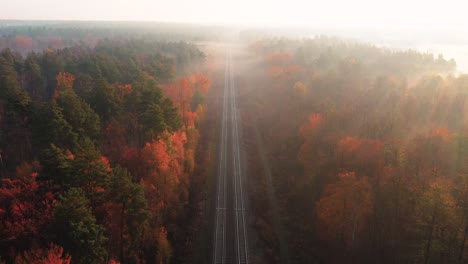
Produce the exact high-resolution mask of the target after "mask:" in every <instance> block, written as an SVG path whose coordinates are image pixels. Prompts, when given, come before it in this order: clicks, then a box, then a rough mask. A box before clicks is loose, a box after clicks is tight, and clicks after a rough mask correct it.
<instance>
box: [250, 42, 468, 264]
mask: <svg viewBox="0 0 468 264" xmlns="http://www.w3.org/2000/svg"><path fill="white" fill-rule="evenodd" d="M250 48H251V51H252V53H251V57H252V58H254V61H256V63H255V64H254V66H252V68H253V67H255V68H258V69H261V71H259V72H256V74H255V76H251V77H250V80H248V82H247V81H246V85H247V86H248V83H249V82H250V83H253V85H254V86H255V88H254V89H251V90H248V91H246V93H245V94H246V96H245V97H244V98H243V100H245V102H246V103H245V105H246V106H247V107H248V108H247V110H245V111H244V112H247V114H246V116H247V117H246V118H247V121H246V122H247V129H250V131H252V134H255V131H256V130H257V131H259V134H260V137H259V139H260V143H258V140H255V139H252V140H251V141H250V142H252V143H251V144H252V145H255V146H256V147H255V148H258V147H259V146H260V147H261V149H259V150H258V151H252V152H251V153H250V155H251V158H252V159H253V160H254V161H255V160H256V161H257V162H253V165H252V174H255V175H256V177H249V181H250V188H251V190H252V191H251V193H253V194H252V195H251V196H252V199H253V201H252V207H253V209H252V211H253V212H255V213H256V220H255V227H256V230H257V232H258V234H259V238H260V241H261V243H260V245H261V248H262V252H263V253H262V256H261V258H262V259H263V260H264V263H425V264H427V263H466V262H467V261H468V248H467V247H468V245H467V244H468V243H467V241H466V240H467V238H468V206H467V205H468V104H467V99H468V76H466V75H461V76H458V77H454V76H453V75H450V73H451V72H453V71H454V70H455V63H454V62H453V60H451V61H447V60H445V59H444V58H443V57H442V56H439V57H437V58H434V57H433V55H431V54H419V53H417V52H414V51H392V50H388V49H382V48H376V47H374V46H370V45H365V44H355V43H349V42H342V41H339V40H334V39H328V38H323V37H319V38H315V39H306V40H287V39H269V40H263V41H258V42H256V43H254V44H252V45H251V47H250ZM247 95H248V96H247ZM256 142H257V143H256ZM262 142H263V143H262ZM255 148H252V149H255ZM263 153H265V155H266V159H267V161H268V162H267V164H268V165H269V166H270V171H271V172H272V182H273V194H274V199H267V198H266V197H263V196H261V195H257V194H256V193H262V192H263V193H268V191H269V190H268V184H267V183H268V173H264V172H265V168H264V167H262V165H260V164H262V163H259V162H258V161H261V158H260V157H261V156H262V154H263ZM263 165H265V162H263ZM258 175H264V176H263V177H258ZM273 201H274V202H276V203H275V204H273V203H272V202H273ZM276 207H278V208H279V209H278V210H276ZM275 219H279V220H277V221H275Z"/></svg>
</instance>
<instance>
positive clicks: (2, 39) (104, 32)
mask: <svg viewBox="0 0 468 264" xmlns="http://www.w3.org/2000/svg"><path fill="white" fill-rule="evenodd" d="M220 32H221V29H220V28H219V27H215V26H210V27H209V26H197V25H190V24H176V23H157V22H104V21H102V22H97V21H94V22H90V21H15V20H3V21H0V50H2V49H5V48H9V49H11V50H13V51H15V52H19V53H21V54H22V55H27V54H28V53H29V52H32V51H34V52H40V51H42V50H45V49H62V48H65V47H72V46H76V45H85V46H88V47H94V46H95V45H96V44H97V43H99V42H100V40H102V39H105V38H109V39H135V38H139V39H147V40H148V39H149V40H152V41H153V42H154V41H166V42H178V41H189V42H194V41H204V40H216V39H219V35H220Z"/></svg>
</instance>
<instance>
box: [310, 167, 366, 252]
mask: <svg viewBox="0 0 468 264" xmlns="http://www.w3.org/2000/svg"><path fill="white" fill-rule="evenodd" d="M373 206H374V199H373V194H372V186H371V185H370V183H369V181H368V180H367V177H363V178H361V179H359V178H357V177H356V174H355V173H354V172H346V173H341V174H339V180H338V181H337V182H336V183H331V184H329V185H328V186H327V187H326V189H325V193H324V195H323V197H322V198H321V199H320V200H319V201H318V202H317V203H316V208H317V216H318V220H319V230H321V232H322V235H323V236H324V237H325V238H326V239H327V240H329V241H331V242H336V241H339V242H341V243H343V245H344V246H345V248H348V249H353V248H354V247H355V245H356V243H357V242H359V239H360V235H361V234H362V231H363V230H364V228H365V226H366V224H367V221H368V217H369V216H370V215H371V214H372V212H373Z"/></svg>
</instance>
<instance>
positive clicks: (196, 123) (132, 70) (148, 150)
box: [0, 27, 211, 263]
mask: <svg viewBox="0 0 468 264" xmlns="http://www.w3.org/2000/svg"><path fill="white" fill-rule="evenodd" d="M2 30H5V29H2ZM16 30H17V31H18V30H19V31H21V30H24V28H22V27H19V28H17V29H16ZM43 30H45V29H43ZM28 32H41V28H39V29H34V30H31V29H30V30H29V31H28ZM54 32H55V33H57V31H54ZM73 32H74V31H73V30H72V33H73ZM80 32H81V31H80ZM81 33H82V32H81ZM91 33H93V32H91ZM98 33H99V32H98ZM98 33H95V34H96V35H99V34H98ZM93 34H94V33H93ZM80 36H81V35H80V34H78V35H75V36H74V37H76V38H79V37H80ZM42 40H44V41H45V42H44V43H49V44H44V43H42V42H41V41H42ZM11 41H12V42H11ZM92 41H93V43H88V42H86V41H80V42H76V43H75V42H71V41H70V42H67V43H62V42H61V39H57V38H51V37H50V36H48V35H47V34H45V35H41V34H40V33H39V34H36V35H31V34H29V35H4V36H3V37H0V45H7V46H8V47H11V48H12V49H8V48H6V49H3V50H2V51H1V52H0V256H1V259H0V262H2V261H3V262H6V263H70V262H71V263H171V262H173V261H178V262H180V261H181V259H182V258H184V257H186V255H187V254H186V251H187V250H186V247H188V248H190V247H192V243H193V241H191V239H190V233H189V232H190V230H188V227H189V226H191V225H190V223H191V221H192V218H193V217H190V216H191V215H190V213H191V208H190V206H191V204H190V192H191V184H192V181H191V180H192V177H193V175H194V173H195V171H196V170H197V166H198V165H197V164H195V163H196V162H195V161H196V160H197V159H198V157H196V154H197V153H199V151H197V149H198V142H199V138H200V132H199V130H200V126H201V124H202V123H203V119H204V116H205V114H206V110H207V107H206V103H205V96H206V94H207V92H208V90H209V89H210V86H211V81H210V79H209V78H208V77H207V75H206V72H203V71H204V69H206V68H205V67H204V66H203V65H204V64H205V54H204V53H203V52H202V51H201V50H200V49H199V48H198V47H197V46H195V45H193V44H190V43H187V42H168V41H166V40H157V37H154V36H153V37H148V38H142V37H139V36H137V35H136V36H133V37H128V38H125V37H122V36H119V37H114V38H103V39H97V38H95V39H92ZM51 43H52V44H51ZM91 44H92V45H91ZM35 45H36V46H35ZM41 45H42V46H41ZM44 45H49V47H48V48H46V49H43V48H44ZM31 50H41V51H37V52H32V53H31V52H30V51H31Z"/></svg>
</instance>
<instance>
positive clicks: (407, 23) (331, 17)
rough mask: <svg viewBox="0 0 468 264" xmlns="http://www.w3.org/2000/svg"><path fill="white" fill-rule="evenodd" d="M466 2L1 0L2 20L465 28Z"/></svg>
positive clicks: (420, 0)
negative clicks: (148, 21)
mask: <svg viewBox="0 0 468 264" xmlns="http://www.w3.org/2000/svg"><path fill="white" fill-rule="evenodd" d="M463 2H466V1H462V0H457V1H456V0H443V1H442V0H436V1H434V0H413V1H412V0H387V1H381V0H348V1H344V0H341V1H339V0H321V1H315V0H309V1H307V0H281V1H278V0H231V1H225V0H166V1H162V0H0V19H52V20H55V19H60V20H62V19H66V20H138V21H142V20H145V21H147V20H150V21H168V22H203V23H213V22H221V23H242V24H247V23H249V24H250V23H254V24H259V25H266V24H273V25H280V24H282V25H305V26H345V27H347V26H349V27H361V28H364V27H366V28H395V29H405V28H412V29H414V28H418V29H421V28H425V29H455V30H466V28H467V26H468V16H467V15H465V13H466V10H467V8H466V7H467V4H465V3H463Z"/></svg>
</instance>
